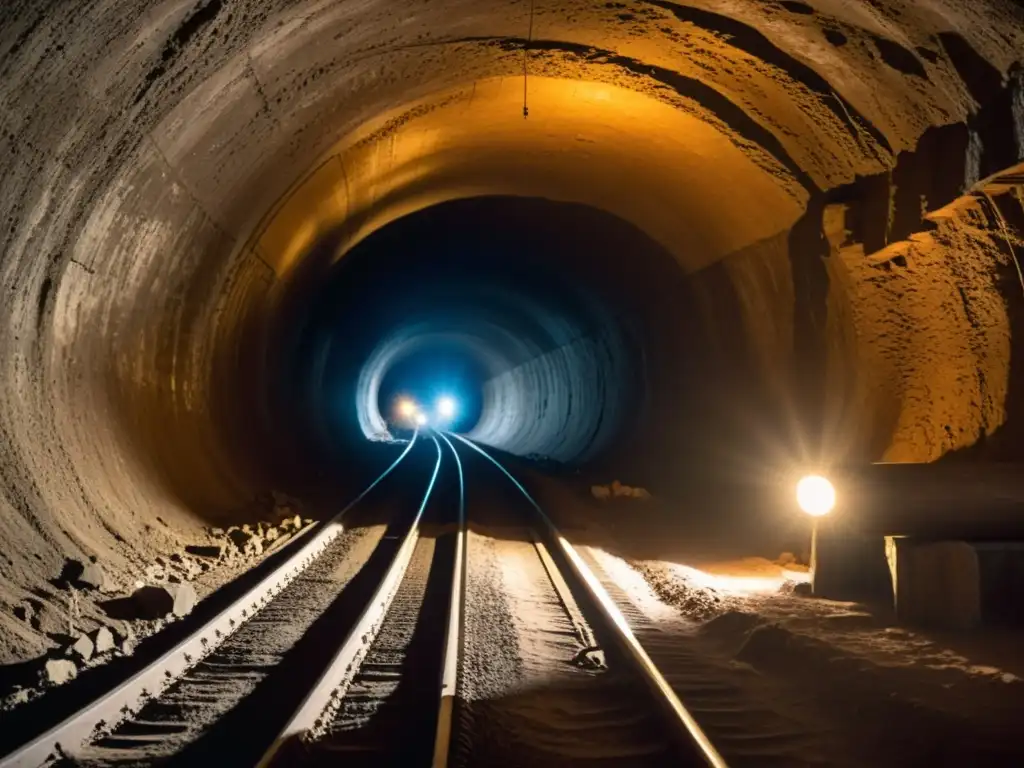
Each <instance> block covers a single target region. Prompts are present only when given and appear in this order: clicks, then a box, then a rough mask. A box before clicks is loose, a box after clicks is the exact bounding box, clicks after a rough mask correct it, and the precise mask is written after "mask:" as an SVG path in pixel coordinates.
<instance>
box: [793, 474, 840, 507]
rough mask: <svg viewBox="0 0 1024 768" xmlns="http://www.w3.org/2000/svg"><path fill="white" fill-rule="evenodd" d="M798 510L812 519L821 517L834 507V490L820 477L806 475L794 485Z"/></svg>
mask: <svg viewBox="0 0 1024 768" xmlns="http://www.w3.org/2000/svg"><path fill="white" fill-rule="evenodd" d="M796 500H797V503H798V504H799V505H800V509H802V510H803V511H804V512H806V513H807V514H808V515H811V516H812V517H822V516H823V515H827V514H828V513H829V512H831V511H832V509H833V507H835V505H836V489H835V488H834V487H833V485H832V483H830V482H829V481H828V480H826V479H825V478H824V477H821V475H808V476H807V477H805V478H803V479H802V480H801V481H800V482H799V483H797V485H796Z"/></svg>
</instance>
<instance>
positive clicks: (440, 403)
mask: <svg viewBox="0 0 1024 768" xmlns="http://www.w3.org/2000/svg"><path fill="white" fill-rule="evenodd" d="M435 407H436V410H437V415H438V416H439V417H440V418H441V419H442V420H444V421H447V420H449V419H451V418H453V417H454V416H455V411H456V403H455V398H454V397H449V396H448V395H444V396H443V397H439V398H437V404H436V406H435Z"/></svg>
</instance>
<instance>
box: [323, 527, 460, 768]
mask: <svg viewBox="0 0 1024 768" xmlns="http://www.w3.org/2000/svg"><path fill="white" fill-rule="evenodd" d="M436 544H437V542H436V540H435V539H433V538H429V537H421V538H420V540H419V541H418V542H417V544H416V549H415V551H414V552H413V556H412V560H411V561H410V562H409V567H408V570H407V571H406V574H405V578H404V579H403V580H402V584H401V586H400V587H399V588H398V591H397V592H396V593H395V597H394V600H393V601H392V603H391V607H390V608H389V609H388V613H387V617H386V618H385V619H384V622H383V624H382V625H381V628H380V631H379V632H378V633H377V637H376V639H375V640H374V641H373V644H372V645H371V647H370V650H369V652H368V653H367V655H366V658H365V659H364V660H363V662H362V664H361V665H360V666H359V671H358V672H357V674H356V676H355V678H354V679H353V680H352V682H351V684H350V685H349V686H348V687H347V689H346V690H345V691H344V698H343V699H342V700H341V705H340V707H339V708H338V711H337V712H336V714H335V716H334V720H333V722H332V723H331V725H330V726H329V727H328V733H327V734H326V735H325V736H324V738H323V739H322V741H320V742H319V743H318V745H317V750H316V753H315V755H314V757H313V761H312V762H314V763H316V764H324V765H327V764H334V763H337V761H338V760H339V755H340V754H344V756H345V757H344V759H345V762H346V764H347V765H351V764H353V763H355V764H360V765H381V764H388V765H392V764H407V765H413V764H421V763H424V762H426V760H428V759H429V755H430V754H431V749H432V747H433V736H434V730H435V726H436V721H435V719H434V718H428V717H425V716H422V713H423V711H424V710H423V709H418V710H417V708H416V707H417V705H420V706H421V707H423V706H430V705H431V704H432V703H433V704H436V702H437V685H436V683H437V677H436V675H433V674H431V672H433V671H438V670H439V668H440V658H441V653H440V652H441V648H442V647H443V639H442V638H438V637H437V635H438V634H439V633H441V632H443V628H444V626H445V624H444V621H443V616H442V615H440V614H443V606H439V607H441V608H442V610H437V609H436V608H435V609H434V610H433V611H432V610H430V609H431V608H434V607H435V604H436V603H438V602H441V603H443V602H444V601H437V600H433V599H432V601H431V604H430V605H429V606H428V605H427V593H428V584H429V585H430V587H431V589H430V592H431V598H435V597H437V595H436V593H437V591H438V590H437V589H436V587H437V586H440V587H442V588H443V589H450V585H451V581H450V578H449V579H448V580H447V583H446V584H437V582H438V581H439V579H436V578H432V576H433V575H434V574H435V569H434V568H433V565H434V563H435V553H437V555H440V552H441V549H442V548H441V547H438V546H435V545H436ZM438 559H440V558H438ZM438 570H445V571H446V573H447V575H448V576H449V577H450V573H451V571H450V568H449V569H444V568H439V569H438ZM425 608H426V610H425ZM424 635H432V637H430V638H428V642H427V643H425V645H427V646H430V647H429V648H425V649H423V650H424V651H427V653H419V654H418V653H417V650H419V649H418V647H414V646H413V643H414V641H416V640H419V639H420V638H422V637H423V636H424ZM430 640H433V641H434V642H430ZM431 651H436V653H430V652H431ZM428 656H431V657H433V658H428ZM417 665H419V666H417ZM438 674H439V671H438ZM424 678H425V679H424ZM410 688H413V689H414V690H409V689H410ZM410 713H414V714H415V715H416V717H415V720H413V721H410V719H409V715H410ZM399 734H400V735H401V738H397V737H398V735H399Z"/></svg>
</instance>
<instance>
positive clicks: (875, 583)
mask: <svg viewBox="0 0 1024 768" xmlns="http://www.w3.org/2000/svg"><path fill="white" fill-rule="evenodd" d="M811 560H812V562H811V574H812V575H811V579H812V589H813V592H814V594H815V595H816V596H818V597H826V598H830V599H833V600H864V599H868V600H870V599H878V598H881V599H885V598H886V597H888V594H889V570H888V568H887V565H886V559H885V542H884V540H883V537H882V536H864V535H859V534H855V533H852V532H850V531H848V530H842V529H839V530H837V529H835V528H833V526H831V525H830V521H828V519H827V518H826V519H823V520H821V521H819V527H818V533H817V535H816V536H815V545H814V548H813V552H812V556H811Z"/></svg>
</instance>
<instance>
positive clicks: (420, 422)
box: [415, 412, 427, 427]
mask: <svg viewBox="0 0 1024 768" xmlns="http://www.w3.org/2000/svg"><path fill="white" fill-rule="evenodd" d="M415 420H416V426H417V427H422V426H424V425H425V424H426V423H427V415H426V414H425V413H422V412H420V413H417V414H416V418H415Z"/></svg>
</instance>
